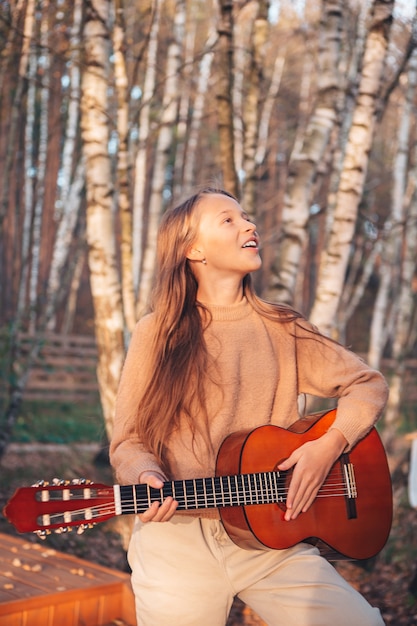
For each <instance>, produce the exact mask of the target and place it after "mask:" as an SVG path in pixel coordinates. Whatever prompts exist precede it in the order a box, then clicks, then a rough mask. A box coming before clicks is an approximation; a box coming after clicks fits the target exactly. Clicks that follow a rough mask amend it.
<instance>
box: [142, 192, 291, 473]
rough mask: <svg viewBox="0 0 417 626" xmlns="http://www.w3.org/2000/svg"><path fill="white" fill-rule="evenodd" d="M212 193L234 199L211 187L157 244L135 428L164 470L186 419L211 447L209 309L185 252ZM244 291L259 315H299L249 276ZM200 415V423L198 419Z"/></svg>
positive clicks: (173, 214)
mask: <svg viewBox="0 0 417 626" xmlns="http://www.w3.org/2000/svg"><path fill="white" fill-rule="evenodd" d="M208 194H222V195H226V196H229V197H231V198H233V199H235V198H234V196H232V195H231V194H229V193H228V192H226V191H224V190H222V189H216V188H212V187H207V188H204V189H202V190H200V191H199V192H198V193H196V194H194V195H193V196H191V197H190V198H188V199H187V200H186V201H185V202H183V203H182V204H180V205H178V206H177V207H175V208H173V209H169V210H168V211H167V212H166V213H165V214H164V216H163V218H162V221H161V224H160V227H159V232H158V240H157V273H156V282H155V286H154V289H153V293H152V299H151V305H150V311H151V312H152V314H153V316H154V326H153V328H154V329H155V331H154V336H153V344H152V349H151V353H150V354H147V355H146V356H147V359H149V360H150V361H149V367H148V368H147V374H146V377H147V380H145V387H144V389H145V391H144V394H143V396H142V398H141V401H140V403H139V406H138V412H137V420H136V426H135V428H136V430H137V433H138V436H139V437H140V439H141V441H142V442H143V443H144V444H145V445H146V447H147V448H148V449H149V451H150V452H152V453H153V454H154V455H155V456H156V457H157V459H158V460H159V462H160V463H161V465H162V467H164V469H165V470H167V471H168V470H169V468H167V467H166V457H165V454H164V451H165V446H166V443H167V441H168V439H169V436H170V434H171V433H172V432H173V431H174V430H175V428H176V427H177V426H178V424H179V420H180V416H186V418H187V419H188V421H189V424H190V428H191V431H192V432H193V433H194V434H195V433H196V431H197V430H199V432H201V433H202V435H203V436H204V437H205V438H206V440H207V442H208V443H209V437H208V414H207V407H206V398H205V396H204V389H205V385H204V381H205V380H206V379H207V376H208V372H209V369H210V368H209V363H208V354H207V349H206V344H205V341H204V336H203V333H204V329H205V328H206V327H207V325H208V324H209V323H210V313H209V311H208V310H207V309H206V308H205V307H204V306H203V305H202V304H200V303H198V302H197V298H196V296H197V287H198V284H197V280H196V278H195V275H194V273H193V271H192V268H191V265H190V263H189V261H188V259H187V253H188V251H189V249H190V248H191V246H192V244H193V243H194V242H195V240H196V238H197V227H198V217H197V212H196V210H195V209H196V207H197V206H198V204H199V202H200V200H201V199H202V198H203V197H204V196H205V195H208ZM242 287H243V293H244V295H245V296H246V297H247V299H248V301H249V302H250V303H251V304H252V306H253V307H254V309H255V310H257V311H258V312H259V313H260V314H261V315H263V316H265V317H268V318H271V319H275V320H277V321H278V320H280V321H287V322H288V321H291V320H294V319H296V318H298V317H301V316H300V314H298V313H297V312H296V311H293V310H292V309H290V308H289V307H287V306H286V305H279V304H273V303H269V302H266V301H265V300H262V299H261V298H259V297H258V296H257V295H256V294H255V292H254V290H253V287H252V282H251V277H250V275H249V274H248V275H246V276H245V277H244V279H243V284H242ZM196 414H198V415H200V416H202V421H201V422H200V423H197V422H196V421H195V419H194V416H195V415H196Z"/></svg>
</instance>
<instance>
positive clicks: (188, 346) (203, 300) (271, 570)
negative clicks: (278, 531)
mask: <svg viewBox="0 0 417 626" xmlns="http://www.w3.org/2000/svg"><path fill="white" fill-rule="evenodd" d="M157 255H158V274H157V278H156V285H155V289H154V294H153V302H152V307H151V313H150V314H148V315H146V316H144V317H143V318H142V319H141V320H140V321H139V323H138V324H137V327H136V329H135V331H134V334H133V336H132V340H131V344H130V347H129V351H128V354H127V358H126V362H125V365H124V368H123V373H122V377H121V381H120V387H119V393H118V399H117V407H116V419H115V425H114V434H113V438H112V441H111V448H110V454H111V462H112V464H113V466H114V469H115V471H116V474H117V477H118V480H119V481H120V482H121V483H122V484H132V483H137V482H140V483H147V484H148V485H150V486H151V487H155V488H157V489H160V488H162V484H163V481H165V480H177V479H181V480H182V479H188V478H192V479H195V478H198V477H207V476H213V475H214V474H215V463H216V455H217V452H218V449H219V446H220V444H221V442H222V441H223V440H224V439H225V437H226V436H227V435H229V434H230V433H232V432H235V431H239V430H241V429H248V428H249V429H253V428H256V427H258V426H260V425H264V424H274V425H277V426H281V427H283V428H287V427H289V426H290V425H291V424H292V423H293V422H294V421H296V420H297V419H298V417H299V416H298V404H297V402H298V397H299V394H306V393H309V394H314V395H316V396H321V397H333V398H338V409H337V414H336V418H335V420H334V422H333V424H332V426H331V428H329V430H328V431H327V432H325V434H323V435H322V436H321V437H319V439H317V440H315V441H308V442H306V443H304V444H303V445H301V446H300V447H299V448H297V449H296V450H295V451H294V452H293V453H292V454H291V455H290V456H289V457H288V459H287V460H286V461H285V462H283V463H281V464H280V465H279V469H282V470H288V469H290V468H292V469H293V474H292V479H291V483H290V487H289V490H288V495H287V501H286V512H285V520H287V522H288V524H291V521H292V520H294V519H296V518H297V517H298V516H299V515H302V514H303V512H305V511H307V510H308V508H309V507H310V506H311V504H312V502H313V501H314V498H315V496H316V494H317V492H318V490H319V488H320V486H321V485H322V483H323V481H324V479H325V478H326V475H327V474H328V472H329V470H330V468H331V467H332V465H333V464H334V462H335V461H336V459H337V458H338V457H339V456H340V454H341V453H342V452H343V451H344V450H346V449H349V448H351V447H352V446H353V445H354V444H355V443H356V442H357V441H358V440H359V439H360V438H361V437H363V436H364V435H365V434H366V433H367V432H368V431H369V430H370V429H371V427H372V426H373V424H374V423H375V421H376V420H377V419H378V417H379V416H380V414H381V412H382V410H383V408H384V405H385V402H386V398H387V388H386V384H385V381H384V379H383V378H382V376H381V375H380V374H379V373H378V372H375V371H373V370H371V369H370V368H369V367H367V366H366V365H365V364H364V363H363V362H362V361H361V360H360V359H359V358H358V357H356V356H355V355H354V354H352V353H351V352H349V351H347V350H346V349H344V348H342V347H341V346H339V345H338V344H336V343H334V342H332V341H331V340H329V339H327V338H325V337H323V336H321V335H320V334H319V333H318V332H317V331H316V330H315V329H314V328H313V327H312V326H311V325H310V324H309V323H308V322H307V321H306V320H305V319H304V318H303V317H302V316H301V315H300V314H298V313H297V312H295V311H293V310H291V309H290V308H288V307H287V306H283V305H278V304H271V303H267V302H265V301H264V300H262V299H260V298H259V297H257V296H256V295H255V293H254V291H253V289H252V286H251V280H250V274H251V273H252V272H254V271H255V270H257V269H259V268H260V266H261V258H260V256H259V237H258V234H257V232H256V226H255V224H253V223H252V222H251V221H250V219H249V218H248V216H247V215H246V213H245V212H244V211H243V210H242V208H241V207H240V205H239V203H238V202H237V201H236V200H235V199H234V198H233V197H232V196H231V195H229V194H228V193H226V192H224V191H222V190H216V189H210V188H208V189H203V190H202V191H200V192H199V193H197V194H195V195H193V196H192V197H191V198H189V199H188V200H187V201H185V202H184V203H183V204H181V205H180V206H178V207H177V208H174V209H172V210H169V211H168V212H167V213H166V214H165V215H164V217H163V220H162V223H161V225H160V230H159V236H158V250H157ZM176 507H177V502H176V501H175V500H173V499H172V498H170V497H168V498H166V499H165V500H164V502H163V503H162V504H159V503H157V502H154V503H153V504H152V505H151V506H150V508H149V509H148V510H147V511H146V512H144V513H142V514H141V515H138V516H137V519H136V524H135V528H134V530H133V534H132V538H131V541H130V545H129V552H128V559H129V563H130V565H131V569H132V585H133V589H134V593H135V598H136V610H137V620H138V624H139V625H140V626H172V624H178V625H181V626H220V625H224V624H225V623H226V621H227V618H228V614H229V610H230V607H231V605H232V602H233V598H234V596H239V597H240V598H241V599H242V600H243V601H244V602H245V603H247V604H248V605H250V606H251V607H252V608H253V609H254V610H255V611H256V612H257V614H258V615H259V616H260V617H261V618H262V619H263V620H265V622H266V623H267V624H269V625H271V626H281V625H282V626H284V625H285V626H290V625H291V624H294V625H297V626H307V625H308V626H312V625H314V624H315V625H317V626H326V625H329V626H330V625H332V626H334V625H337V626H344V625H346V626H351V625H352V624H358V625H361V626H371V625H372V626H377V625H378V626H380V625H381V624H383V621H382V619H381V616H380V614H379V611H378V610H377V609H374V608H372V607H371V606H370V605H369V604H368V603H367V602H366V601H365V599H364V598H363V597H362V596H361V595H359V594H358V593H357V592H356V591H355V590H354V589H353V588H351V587H350V586H349V585H348V584H347V583H346V582H345V581H344V580H343V578H341V577H340V576H339V575H338V574H337V572H336V571H335V569H334V568H333V567H332V566H331V565H330V564H329V563H328V562H327V561H326V560H325V559H324V558H323V557H322V556H320V554H319V552H318V550H317V549H316V548H315V547H313V546H311V545H309V544H306V543H299V544H298V545H296V546H294V547H292V548H288V549H285V550H269V549H259V550H255V549H249V550H248V549H243V548H241V547H239V546H237V545H236V544H235V543H233V542H232V541H231V539H230V538H229V537H228V535H227V534H226V532H225V530H224V528H223V526H222V523H221V521H220V517H219V512H218V510H217V509H199V510H197V511H193V512H190V511H187V512H186V513H179V512H176ZM161 522H168V523H165V524H164V523H161Z"/></svg>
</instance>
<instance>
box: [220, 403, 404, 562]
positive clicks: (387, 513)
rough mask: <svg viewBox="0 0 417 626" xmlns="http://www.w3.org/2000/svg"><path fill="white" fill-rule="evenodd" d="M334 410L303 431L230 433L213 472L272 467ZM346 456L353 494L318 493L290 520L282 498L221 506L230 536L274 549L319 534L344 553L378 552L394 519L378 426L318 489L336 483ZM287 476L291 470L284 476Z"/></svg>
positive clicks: (322, 426)
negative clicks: (350, 497)
mask: <svg viewBox="0 0 417 626" xmlns="http://www.w3.org/2000/svg"><path fill="white" fill-rule="evenodd" d="M335 415H336V411H335V410H334V411H330V412H328V413H326V414H325V415H324V416H322V417H321V418H320V419H319V421H317V422H316V423H314V424H313V425H312V426H310V427H309V428H308V430H306V431H305V432H304V433H295V432H291V431H290V430H285V429H283V428H279V427H277V426H261V427H259V428H257V429H255V430H252V431H250V432H238V433H235V434H232V435H230V436H229V437H228V438H227V439H225V441H224V442H223V444H222V446H221V448H220V451H219V454H218V459H217V469H216V474H217V475H219V476H223V475H230V474H246V473H252V472H260V471H261V472H262V471H265V472H269V471H274V470H275V469H276V467H277V465H279V463H281V462H282V461H283V460H284V459H286V458H288V456H289V455H290V454H291V453H292V452H293V451H294V450H295V449H296V448H299V447H300V446H301V445H302V444H303V443H305V442H307V441H312V440H313V439H317V438H318V437H320V436H321V435H323V434H324V433H325V432H326V431H327V430H328V429H329V428H330V426H331V425H332V423H333V422H334V418H335ZM300 422H302V420H300V421H299V422H297V425H299V424H300ZM347 456H348V459H347V458H345V459H344V460H345V461H346V462H349V463H350V464H351V465H352V467H353V471H354V477H355V486H356V490H357V495H356V497H355V498H353V499H352V500H351V499H349V498H348V497H344V496H335V497H317V498H316V500H315V501H314V503H313V505H312V506H311V507H310V508H309V510H308V511H307V512H306V513H302V514H300V515H299V516H298V518H297V519H295V520H291V521H290V522H287V521H285V520H284V514H285V504H283V503H274V504H265V505H262V506H253V505H249V506H239V507H228V508H221V509H220V514H221V519H222V521H223V524H224V526H225V528H226V531H227V533H228V534H229V536H230V538H231V539H232V540H233V541H234V542H235V543H237V544H238V545H240V546H241V547H244V548H265V547H267V548H274V549H284V548H288V547H290V546H293V545H295V544H297V543H299V542H301V541H309V542H311V540H312V539H315V538H318V539H320V540H321V541H323V542H325V544H327V546H329V547H330V548H331V550H332V551H334V552H336V553H338V554H339V555H342V556H346V557H348V558H352V559H367V558H370V557H371V556H374V555H375V554H377V553H378V552H379V551H380V550H381V548H382V547H383V546H384V545H385V543H386V540H387V538H388V535H389V532H390V529H391V523H392V489H391V478H390V472H389V468H388V464H387V459H386V455H385V451H384V448H383V445H382V442H381V440H380V438H379V435H378V433H377V431H376V430H375V429H372V430H371V431H370V433H369V434H368V435H367V436H366V437H365V438H364V439H362V440H361V441H360V442H359V443H358V444H357V445H356V446H355V447H354V448H353V449H352V450H351V452H349V454H348V455H343V457H341V460H338V461H337V462H336V463H335V465H334V466H333V467H332V469H331V471H330V473H329V476H328V477H327V479H326V481H325V483H324V485H323V487H322V488H321V490H320V491H322V490H323V491H324V492H325V491H326V486H332V485H334V484H340V481H341V480H342V479H343V471H342V468H341V465H342V463H343V461H342V459H343V458H344V457H347ZM290 476H291V475H290V473H289V474H288V482H289V480H290ZM329 488H330V487H329ZM319 494H320V492H319ZM352 503H353V509H354V510H352V506H351V505H352Z"/></svg>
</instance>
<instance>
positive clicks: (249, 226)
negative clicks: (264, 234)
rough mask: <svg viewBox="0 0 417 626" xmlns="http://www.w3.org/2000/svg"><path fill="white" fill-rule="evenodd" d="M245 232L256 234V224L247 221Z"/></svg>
mask: <svg viewBox="0 0 417 626" xmlns="http://www.w3.org/2000/svg"><path fill="white" fill-rule="evenodd" d="M244 226H245V230H246V231H252V232H255V230H256V224H255V223H254V222H252V221H251V220H245V224H244Z"/></svg>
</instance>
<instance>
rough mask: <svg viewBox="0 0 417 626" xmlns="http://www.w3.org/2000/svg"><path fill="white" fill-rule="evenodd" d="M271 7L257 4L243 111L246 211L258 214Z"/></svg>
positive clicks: (261, 3)
mask: <svg viewBox="0 0 417 626" xmlns="http://www.w3.org/2000/svg"><path fill="white" fill-rule="evenodd" d="M268 5H269V3H268V2H266V1H265V0H260V1H259V2H258V3H257V12H256V15H255V20H254V23H253V29H252V37H251V42H252V47H251V55H250V67H249V75H248V93H247V95H246V98H245V105H244V107H243V123H244V129H245V133H244V141H243V173H244V181H243V185H242V203H243V206H244V207H245V210H246V211H247V212H248V213H249V214H251V215H254V214H255V197H256V193H255V190H256V167H257V164H256V149H257V144H258V136H259V115H260V109H261V103H262V100H263V93H262V86H263V84H264V76H263V67H264V65H265V49H266V43H267V40H268V31H269V26H268Z"/></svg>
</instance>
